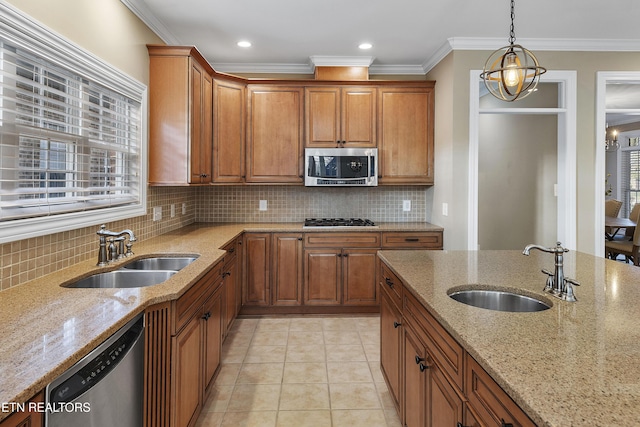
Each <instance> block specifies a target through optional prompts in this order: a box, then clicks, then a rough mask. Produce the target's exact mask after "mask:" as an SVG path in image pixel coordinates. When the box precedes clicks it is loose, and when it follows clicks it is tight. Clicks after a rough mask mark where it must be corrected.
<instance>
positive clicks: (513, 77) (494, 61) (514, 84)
mask: <svg viewBox="0 0 640 427" xmlns="http://www.w3.org/2000/svg"><path fill="white" fill-rule="evenodd" d="M514 17H515V14H514V0H511V32H510V36H509V45H508V46H504V47H501V48H500V49H498V50H496V51H495V52H493V53H492V54H491V55H490V56H489V58H488V59H487V62H485V64H484V69H483V71H482V74H480V78H481V79H482V80H483V81H484V84H485V86H486V87H487V90H488V91H489V93H491V95H493V96H495V97H496V98H498V99H501V100H503V101H508V102H511V101H515V100H516V99H522V98H525V97H526V96H528V95H529V94H530V93H532V92H533V91H534V89H535V88H536V86H537V85H538V82H539V81H540V76H541V75H542V74H544V73H545V72H546V71H547V70H546V68H544V67H541V66H540V64H539V63H538V60H537V59H536V57H535V55H534V54H533V53H532V52H531V51H530V50H528V49H525V48H524V47H522V46H521V45H519V44H516V43H515V40H516V36H515V30H514V27H513V19H514Z"/></svg>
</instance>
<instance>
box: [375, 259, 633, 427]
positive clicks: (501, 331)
mask: <svg viewBox="0 0 640 427" xmlns="http://www.w3.org/2000/svg"><path fill="white" fill-rule="evenodd" d="M379 256H380V257H381V259H382V260H383V261H385V263H387V264H388V265H389V266H390V267H391V269H392V270H393V271H394V273H396V274H397V275H398V276H399V277H400V278H401V279H402V281H403V283H404V284H405V290H409V291H410V292H411V293H412V294H413V295H414V296H415V297H416V298H417V299H418V300H419V301H420V302H421V303H422V304H423V305H424V307H425V308H426V309H427V310H428V311H429V312H430V313H431V314H432V315H433V316H434V317H435V318H436V319H437V320H438V321H439V322H440V323H441V324H442V325H443V327H444V328H445V329H446V330H447V331H448V332H449V333H450V334H451V335H452V336H453V337H454V338H455V339H456V340H457V341H458V342H459V343H460V344H461V345H462V346H463V347H464V349H465V350H466V351H467V352H468V353H469V354H470V355H471V356H472V357H473V358H474V359H475V360H476V361H477V362H478V363H479V364H480V365H481V366H482V367H483V368H484V369H485V370H486V371H487V372H488V373H489V374H490V375H491V376H492V377H493V379H494V380H495V381H496V382H497V383H498V384H499V385H500V386H501V387H502V388H503V389H504V390H505V391H506V392H507V393H508V394H509V395H510V396H511V398H512V399H513V400H514V401H515V402H516V403H517V404H518V405H519V406H520V407H521V408H522V409H523V410H524V411H525V412H526V413H527V414H528V415H529V417H530V418H531V419H532V420H533V421H534V422H535V423H536V424H538V425H540V426H557V427H560V426H562V427H564V426H638V425H640V405H639V404H638V402H640V328H639V327H638V325H639V323H638V319H640V269H638V268H637V267H634V266H632V265H626V264H623V263H621V262H615V261H610V260H605V259H603V258H598V257H594V256H591V255H587V254H584V253H579V252H573V251H571V252H568V253H567V254H565V256H564V261H565V263H564V273H565V276H566V277H571V278H573V279H576V280H577V281H579V282H580V285H581V286H578V287H575V293H576V296H577V298H578V301H577V302H575V303H570V302H565V301H561V300H559V299H557V298H554V297H552V296H550V295H549V294H546V293H544V292H542V289H543V288H544V285H545V279H546V276H545V275H544V274H542V273H541V271H540V270H541V269H542V268H545V269H547V270H550V271H553V266H554V259H553V256H552V255H550V254H545V253H541V252H538V251H532V252H531V255H530V256H524V255H522V253H521V251H381V252H379ZM469 284H471V285H473V284H480V285H486V286H489V287H496V288H505V287H506V288H512V289H513V288H515V289H517V290H520V292H521V293H534V294H536V295H537V296H539V297H540V298H541V299H544V300H547V301H551V302H552V304H553V306H552V307H551V308H550V309H548V310H545V311H540V312H535V313H511V312H499V311H492V310H486V309H481V308H476V307H472V306H469V305H465V304H462V303H459V302H457V301H454V300H453V299H451V298H450V297H449V296H448V294H447V292H448V291H449V290H450V289H452V288H455V287H460V286H464V285H469Z"/></svg>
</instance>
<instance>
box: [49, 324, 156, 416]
mask: <svg viewBox="0 0 640 427" xmlns="http://www.w3.org/2000/svg"><path fill="white" fill-rule="evenodd" d="M143 321H144V319H143V316H142V314H140V315H139V316H137V317H136V318H135V319H133V320H131V321H130V322H128V323H127V324H126V325H125V326H123V327H122V328H120V329H119V330H118V331H117V332H116V333H115V334H113V335H112V336H111V337H109V338H108V339H107V340H106V341H105V342H103V343H102V344H100V345H99V346H98V347H97V348H96V349H94V350H93V351H92V352H91V353H89V354H88V355H87V356H85V357H84V358H82V359H81V360H80V361H78V362H77V363H76V364H75V365H73V366H72V367H71V368H70V369H69V370H67V371H66V372H65V373H64V374H62V375H61V376H60V377H59V378H57V379H56V380H55V381H53V382H52V383H51V384H49V385H48V386H47V388H46V403H47V405H46V411H47V412H46V416H45V419H46V422H45V425H46V426H47V427H114V426H118V427H140V426H142V412H143V395H144V390H143V387H144V384H143V381H144V370H143V369H144V334H143V332H144V323H143Z"/></svg>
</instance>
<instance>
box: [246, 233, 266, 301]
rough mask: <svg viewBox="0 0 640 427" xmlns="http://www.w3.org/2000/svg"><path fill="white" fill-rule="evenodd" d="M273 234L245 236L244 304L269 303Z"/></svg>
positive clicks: (250, 234)
mask: <svg viewBox="0 0 640 427" xmlns="http://www.w3.org/2000/svg"><path fill="white" fill-rule="evenodd" d="M270 242H271V234H269V233H249V234H246V235H245V238H244V250H245V253H244V254H245V260H244V261H245V269H244V271H245V286H244V292H243V296H242V303H243V305H269V302H270V301H269V287H270V284H269V278H270V271H271V269H270V260H271V254H270V252H271V244H270Z"/></svg>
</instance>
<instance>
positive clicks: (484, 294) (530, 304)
mask: <svg viewBox="0 0 640 427" xmlns="http://www.w3.org/2000/svg"><path fill="white" fill-rule="evenodd" d="M449 296H450V297H451V298H453V299H454V300H456V301H459V302H461V303H463V304H467V305H472V306H474V307H479V308H486V309H488V310H497V311H510V312H534V311H543V310H547V309H549V308H551V304H549V303H546V302H545V301H542V300H540V299H537V298H533V297H529V296H526V295H520V294H516V293H513V292H508V291H498V290H493V289H464V290H458V291H454V292H451V293H449Z"/></svg>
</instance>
